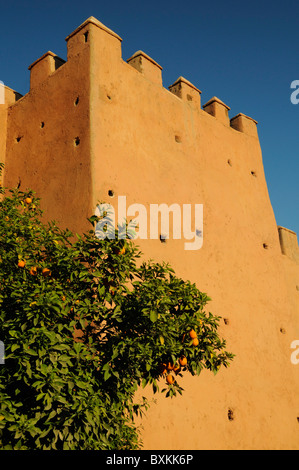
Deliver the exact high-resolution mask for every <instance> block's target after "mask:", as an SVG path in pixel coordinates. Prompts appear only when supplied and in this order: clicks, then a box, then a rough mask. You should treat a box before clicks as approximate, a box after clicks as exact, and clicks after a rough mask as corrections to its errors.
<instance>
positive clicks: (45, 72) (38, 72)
mask: <svg viewBox="0 0 299 470" xmlns="http://www.w3.org/2000/svg"><path fill="white" fill-rule="evenodd" d="M64 63H65V60H64V59H61V58H60V57H58V56H57V55H56V54H54V53H53V52H51V51H48V52H46V53H45V54H43V55H42V56H41V57H40V58H39V59H37V60H35V61H34V62H33V63H32V64H31V65H29V67H28V70H30V89H32V88H35V87H36V86H38V85H39V84H40V83H42V82H44V81H45V80H46V79H47V78H48V77H49V76H50V75H51V74H52V73H54V72H55V71H56V70H57V69H58V68H59V67H61V66H62V65H63V64H64Z"/></svg>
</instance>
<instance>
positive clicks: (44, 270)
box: [42, 268, 51, 277]
mask: <svg viewBox="0 0 299 470" xmlns="http://www.w3.org/2000/svg"><path fill="white" fill-rule="evenodd" d="M42 274H43V276H44V277H48V276H51V271H50V269H48V268H44V269H43V270H42Z"/></svg>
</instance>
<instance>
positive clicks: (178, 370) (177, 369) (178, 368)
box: [173, 364, 181, 374]
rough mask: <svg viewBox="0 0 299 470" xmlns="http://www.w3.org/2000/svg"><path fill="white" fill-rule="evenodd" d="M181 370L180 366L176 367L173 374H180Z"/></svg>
mask: <svg viewBox="0 0 299 470" xmlns="http://www.w3.org/2000/svg"><path fill="white" fill-rule="evenodd" d="M180 370H181V366H179V365H178V364H177V365H176V366H174V368H173V372H175V374H178V373H179V372H180Z"/></svg>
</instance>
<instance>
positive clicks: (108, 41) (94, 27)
mask: <svg viewBox="0 0 299 470" xmlns="http://www.w3.org/2000/svg"><path fill="white" fill-rule="evenodd" d="M98 38H100V40H97V46H98V47H99V46H100V45H102V46H103V47H104V45H105V48H107V47H109V48H110V53H111V54H113V49H115V50H116V51H117V56H118V57H121V42H122V38H121V37H120V36H119V35H118V34H116V33H115V32H114V31H112V30H111V29H109V28H107V27H106V26H105V25H103V23H101V22H100V21H98V20H97V19H96V18H94V17H93V16H91V17H89V18H88V19H87V20H85V21H84V22H83V23H82V24H81V25H80V26H79V27H78V28H76V29H75V30H74V31H73V32H72V33H71V34H69V35H68V36H67V37H66V38H65V40H66V42H67V59H68V60H69V59H71V58H72V57H74V56H76V55H77V54H79V53H80V52H82V51H83V50H84V49H86V47H87V46H89V45H92V44H93V42H94V41H95V39H98ZM98 53H100V50H99V51H98Z"/></svg>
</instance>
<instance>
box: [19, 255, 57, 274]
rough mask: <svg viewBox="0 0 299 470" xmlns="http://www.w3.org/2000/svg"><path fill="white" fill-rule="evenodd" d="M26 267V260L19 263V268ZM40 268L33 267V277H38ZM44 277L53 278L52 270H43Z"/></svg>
mask: <svg viewBox="0 0 299 470" xmlns="http://www.w3.org/2000/svg"><path fill="white" fill-rule="evenodd" d="M25 266H26V260H22V259H21V260H19V262H18V268H25ZM37 270H38V267H37V266H31V268H30V270H29V272H30V274H31V275H32V276H36V274H37ZM42 275H43V276H44V277H49V276H51V270H50V269H49V268H43V269H42Z"/></svg>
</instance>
